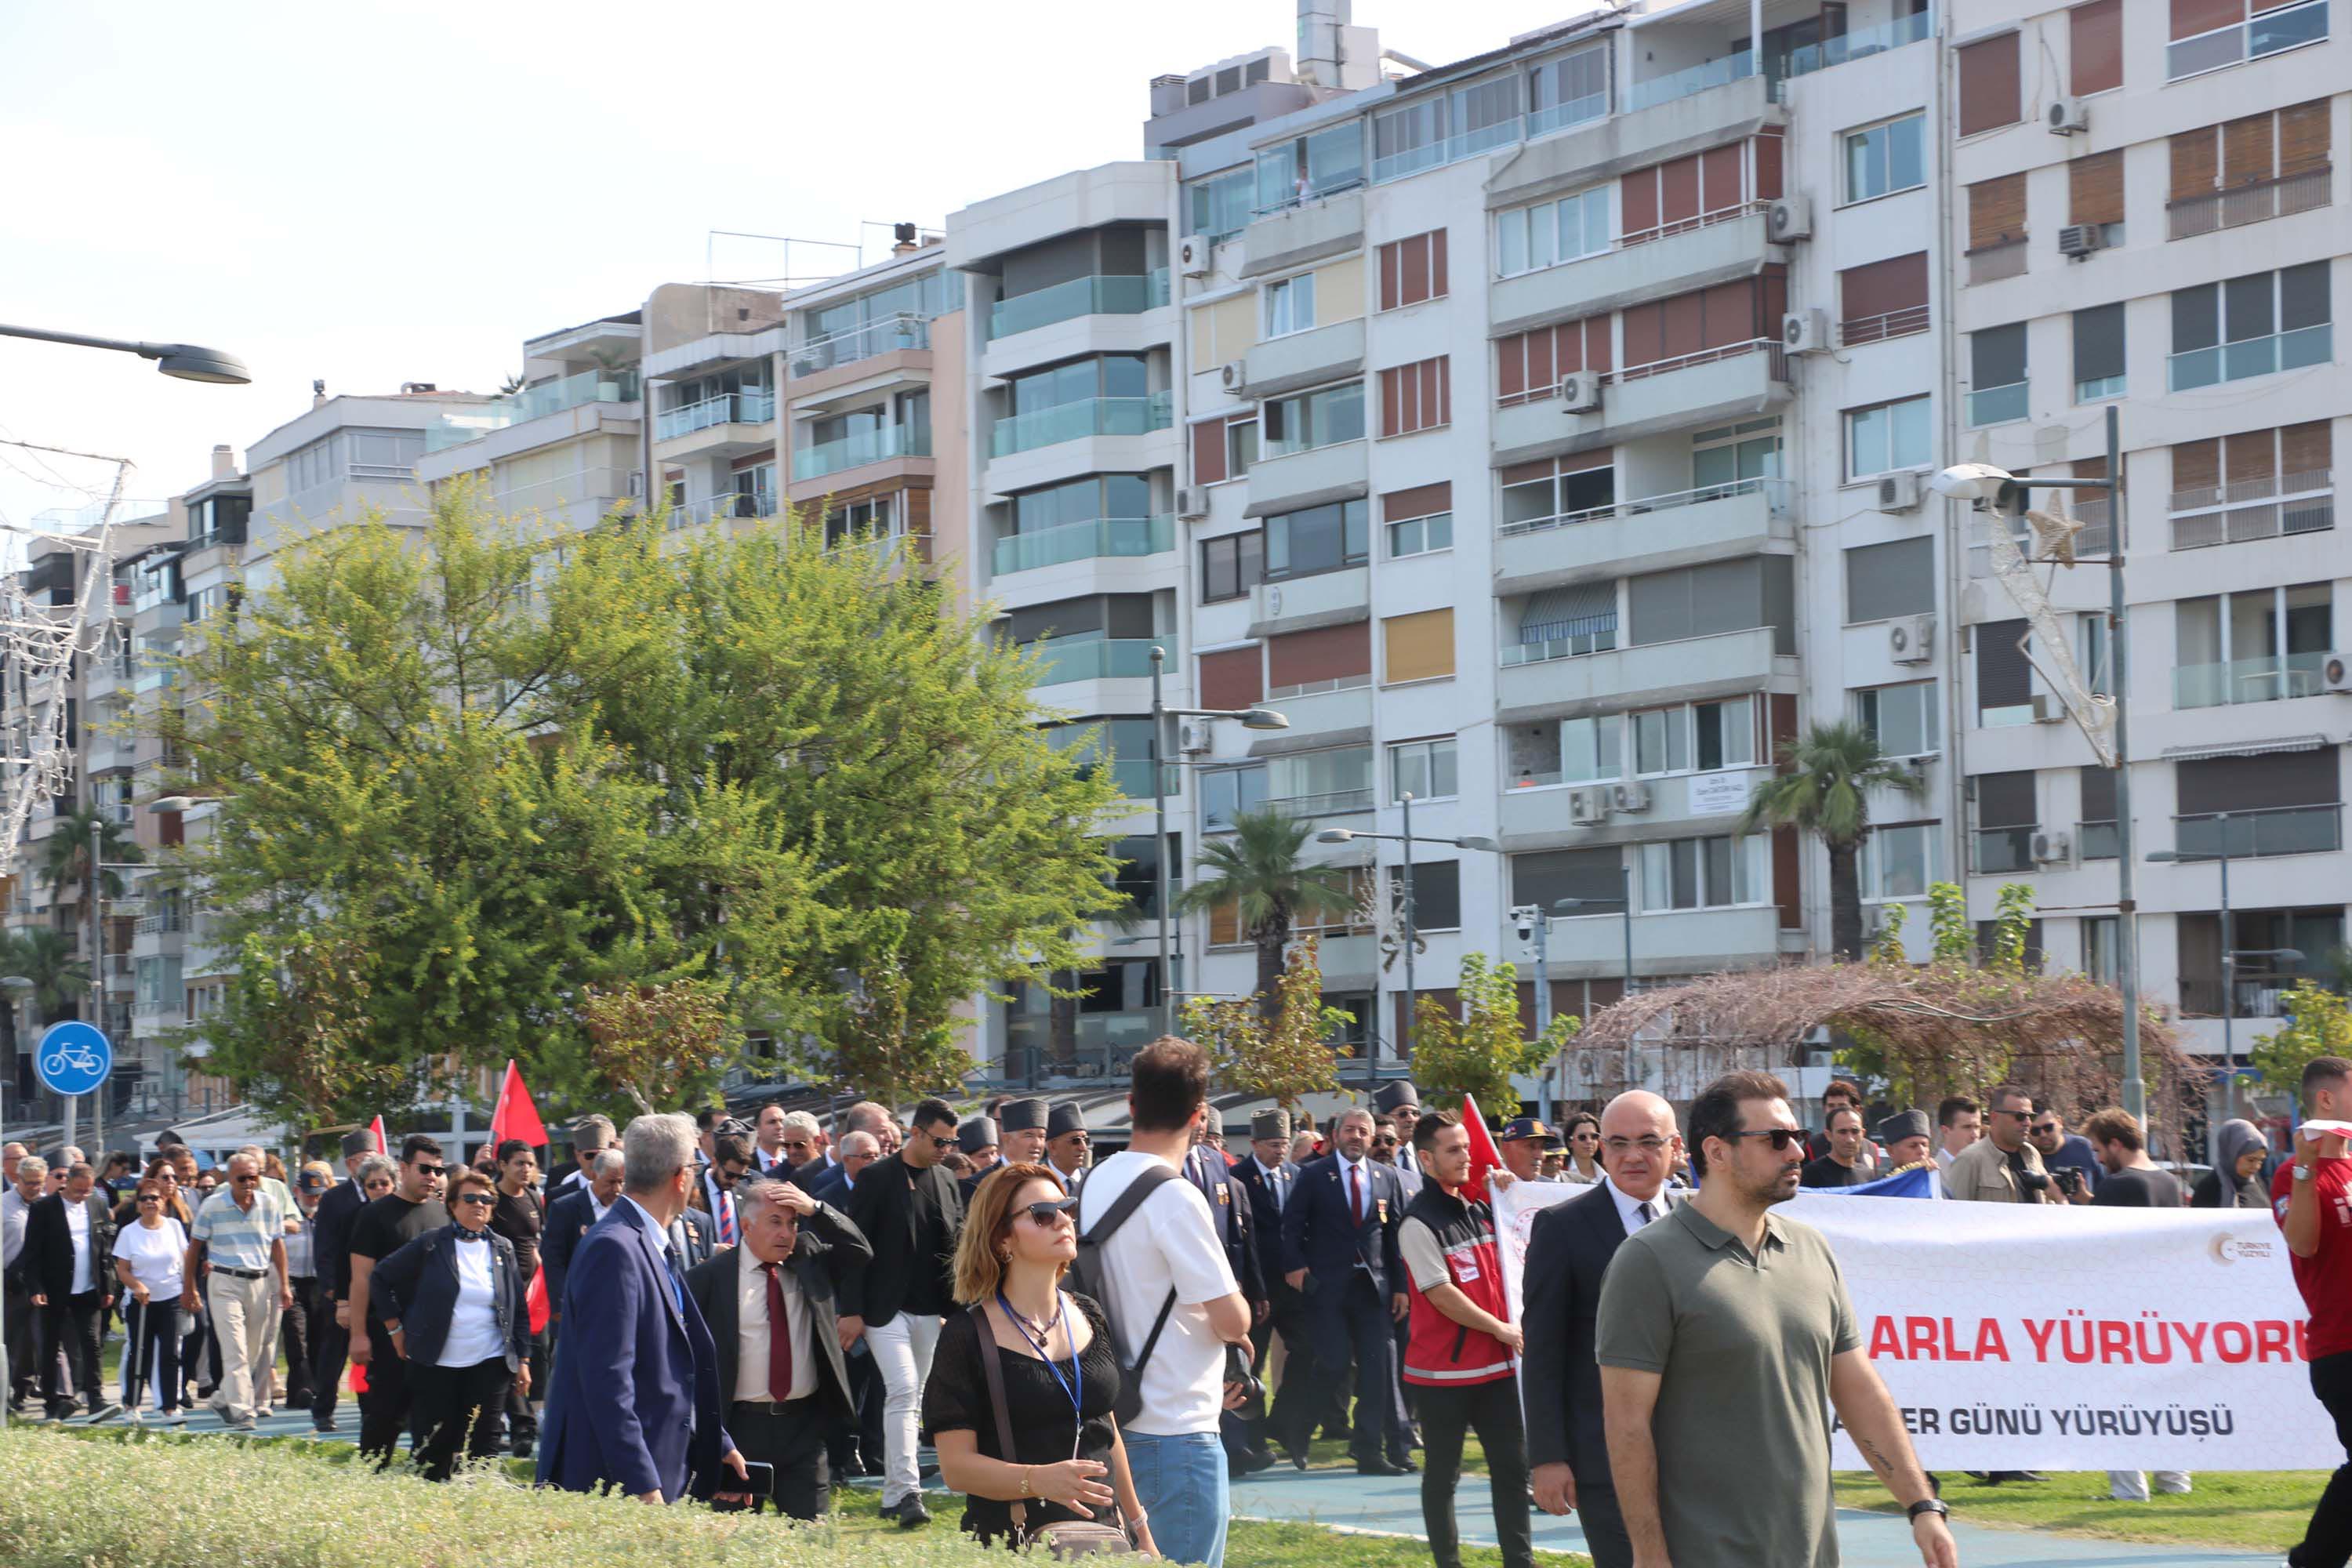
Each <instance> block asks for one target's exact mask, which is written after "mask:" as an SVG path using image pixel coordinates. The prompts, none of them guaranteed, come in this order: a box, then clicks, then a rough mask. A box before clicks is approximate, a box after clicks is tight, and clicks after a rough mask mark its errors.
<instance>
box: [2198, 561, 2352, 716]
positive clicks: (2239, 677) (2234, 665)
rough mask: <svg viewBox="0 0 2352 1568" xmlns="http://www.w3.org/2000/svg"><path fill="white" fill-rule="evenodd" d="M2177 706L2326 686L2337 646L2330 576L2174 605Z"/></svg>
mask: <svg viewBox="0 0 2352 1568" xmlns="http://www.w3.org/2000/svg"><path fill="white" fill-rule="evenodd" d="M2173 615H2174V620H2173V669H2172V705H2173V706H2174V707H2175V708H2182V709H2187V708H2218V707H2221V706H2224V705H2226V704H2235V703H2241V702H2275V701H2277V700H2280V699H2282V698H2287V697H2311V696H2315V695H2317V694H2318V692H2319V691H2320V690H2321V682H2320V674H2319V671H2320V666H2321V665H2322V664H2323V663H2325V662H2326V658H2327V653H2328V650H2329V649H2331V648H2332V647H2335V646H2336V644H2335V637H2334V628H2335V611H2334V606H2333V604H2332V595H2331V594H2330V591H2329V585H2328V584H2326V583H2296V584H2283V585H2280V586H2276V587H2270V588H2256V589H2252V590H2251V591H2249V592H2246V593H2242V594H2210V595H2206V596H2205V597H2203V598H2198V599H2181V600H2178V601H2176V602H2175V604H2174V605H2173Z"/></svg>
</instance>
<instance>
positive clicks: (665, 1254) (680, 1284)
mask: <svg viewBox="0 0 2352 1568" xmlns="http://www.w3.org/2000/svg"><path fill="white" fill-rule="evenodd" d="M662 1262H663V1263H664V1264H665V1265H667V1267H668V1269H669V1304H670V1305H671V1307H673V1308H675V1309H676V1310H678V1311H681V1312H683V1311H685V1310H686V1281H685V1280H684V1279H681V1278H679V1276H678V1271H677V1243H676V1242H674V1241H672V1242H664V1243H663V1244H662Z"/></svg>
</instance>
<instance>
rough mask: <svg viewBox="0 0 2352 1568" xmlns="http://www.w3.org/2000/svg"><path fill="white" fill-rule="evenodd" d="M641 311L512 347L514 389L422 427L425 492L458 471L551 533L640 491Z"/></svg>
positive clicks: (638, 496)
mask: <svg viewBox="0 0 2352 1568" xmlns="http://www.w3.org/2000/svg"><path fill="white" fill-rule="evenodd" d="M643 332H644V329H643V312H642V311H638V310H631V311H628V312H626V313H625V314H621V315H614V316H606V317H602V318H600V319H598V320H596V321H586V322H583V323H582V324H580V325H579V326H576V327H567V328H565V329H563V330H562V331H553V332H546V333H542V334H541V335H540V336H538V337H535V338H531V339H530V340H528V341H527V342H524V344H523V345H522V353H523V368H522V373H521V374H520V376H519V377H518V378H517V379H518V380H519V381H520V385H518V386H517V387H516V388H515V390H514V391H512V392H509V393H507V394H504V395H500V396H499V397H496V398H493V399H491V400H490V401H488V403H469V404H465V405H459V406H457V407H456V408H453V409H451V410H449V411H447V412H445V413H443V414H441V415H440V416H438V417H436V419H435V421H434V422H433V423H432V424H431V425H428V426H425V450H424V453H423V455H422V456H420V457H419V458H417V459H416V463H415V471H416V479H417V480H418V482H419V483H420V484H421V485H422V486H423V487H424V488H425V492H426V493H427V494H437V493H438V492H439V491H440V489H441V488H442V487H443V486H445V485H447V484H451V483H454V482H457V480H459V479H465V480H467V482H470V483H473V484H476V485H478V486H479V487H480V488H481V490H482V500H483V503H484V504H485V505H486V506H488V508H490V509H491V510H494V511H496V512H497V513H499V514H500V515H503V516H507V517H516V518H527V519H531V520H534V521H536V523H537V524H539V525H540V526H543V527H545V528H546V529H548V530H549V531H551V532H572V531H577V530H580V529H583V528H587V527H590V526H592V525H593V524H594V523H596V522H597V521H600V520H601V519H603V518H604V517H606V516H608V515H610V514H611V513H612V511H613V510H614V509H615V508H619V507H625V506H628V505H631V504H633V503H635V502H638V501H640V500H643V498H644V496H645V493H646V469H645V451H644V446H645V404H644V400H643V397H642V395H641V393H640V390H639V372H638V360H639V357H640V347H641V342H642V339H643Z"/></svg>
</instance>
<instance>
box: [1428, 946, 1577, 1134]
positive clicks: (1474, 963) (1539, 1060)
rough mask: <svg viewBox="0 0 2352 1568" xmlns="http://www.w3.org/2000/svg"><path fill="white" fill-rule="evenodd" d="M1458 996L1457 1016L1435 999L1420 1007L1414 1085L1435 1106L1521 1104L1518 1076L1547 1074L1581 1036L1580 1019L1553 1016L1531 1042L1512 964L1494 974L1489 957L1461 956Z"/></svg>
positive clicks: (1479, 954) (1501, 965) (1499, 965)
mask: <svg viewBox="0 0 2352 1568" xmlns="http://www.w3.org/2000/svg"><path fill="white" fill-rule="evenodd" d="M1538 984H1540V982H1538ZM1457 994H1458V995H1459V997H1460V1000H1461V1005H1462V1015H1461V1016H1458V1017H1457V1016H1455V1015H1454V1014H1453V1013H1450V1012H1448V1011H1447V1010H1446V1009H1445V1008H1444V1006H1442V1005H1440V1004H1439V1003H1438V1001H1437V1000H1436V998H1434V997H1432V996H1423V997H1422V998H1420V1000H1419V1002H1418V1003H1417V1005H1415V1006H1414V1008H1413V1023H1412V1076H1413V1081H1414V1082H1415V1083H1416V1084H1418V1085H1419V1086H1420V1088H1421V1092H1422V1097H1423V1100H1425V1101H1427V1102H1428V1103H1431V1104H1437V1103H1439V1102H1441V1101H1443V1102H1448V1103H1450V1102H1452V1101H1454V1100H1458V1099H1460V1098H1461V1097H1462V1096H1463V1095H1465V1094H1470V1095H1475V1096H1476V1097H1477V1100H1478V1103H1479V1104H1480V1105H1481V1106H1482V1107H1487V1108H1498V1107H1505V1106H1516V1105H1517V1104H1518V1102H1519V1091H1518V1090H1517V1089H1514V1088H1513V1087H1512V1086H1511V1079H1512V1078H1513V1077H1514V1076H1516V1075H1518V1074H1525V1073H1534V1072H1539V1071H1541V1070H1542V1069H1543V1067H1544V1065H1545V1064H1546V1063H1548V1062H1549V1061H1550V1060H1551V1059H1552V1058H1554V1057H1556V1056H1558V1055H1559V1053H1560V1052H1561V1051H1562V1050H1563V1049H1565V1048H1566V1047H1567V1045H1568V1042H1569V1041H1570V1039H1572V1038H1574V1037H1575V1036H1576V1032H1577V1029H1578V1021H1577V1019H1576V1018H1575V1017H1573V1016H1570V1015H1569V1014H1565V1013H1562V1014H1555V1015H1554V1016H1553V1017H1552V1020H1551V1024H1550V1026H1549V1027H1548V1028H1547V1029H1546V1030H1545V1031H1544V1032H1543V1033H1542V1034H1541V1035H1539V1036H1538V1037H1536V1038H1534V1039H1532V1040H1530V1039H1528V1037H1526V1035H1525V1034H1524V1033H1523V1032H1522V1030H1521V1028H1520V1024H1519V988H1518V971H1517V968H1515V967H1514V966H1513V965H1512V964H1510V963H1497V964H1496V965H1495V967H1494V968H1493V969H1491V970H1490V969H1488V968H1487V967H1486V954H1485V953H1483V952H1466V953H1464V954H1463V955H1462V978H1461V983H1460V985H1459V988H1458V993H1457ZM1505 1114H1507V1112H1505Z"/></svg>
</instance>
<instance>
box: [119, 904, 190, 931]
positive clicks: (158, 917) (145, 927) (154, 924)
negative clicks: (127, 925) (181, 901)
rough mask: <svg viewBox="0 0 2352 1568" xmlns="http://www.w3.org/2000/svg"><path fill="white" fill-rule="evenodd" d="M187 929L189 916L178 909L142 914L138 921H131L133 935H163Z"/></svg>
mask: <svg viewBox="0 0 2352 1568" xmlns="http://www.w3.org/2000/svg"><path fill="white" fill-rule="evenodd" d="M187 929H188V917H187V916H185V915H184V914H182V913H180V912H179V911H178V910H167V911H165V912H164V913H162V914H153V915H141V916H140V917H139V918H138V919H137V920H136V921H132V922H131V935H133V936H163V935H167V934H169V933H171V932H173V931H186V930H187Z"/></svg>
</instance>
